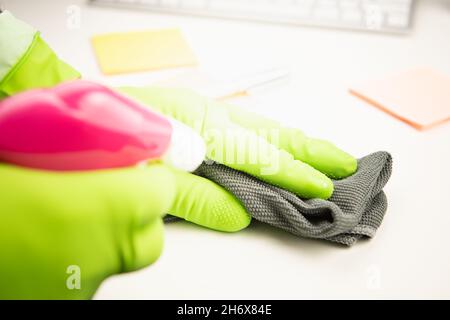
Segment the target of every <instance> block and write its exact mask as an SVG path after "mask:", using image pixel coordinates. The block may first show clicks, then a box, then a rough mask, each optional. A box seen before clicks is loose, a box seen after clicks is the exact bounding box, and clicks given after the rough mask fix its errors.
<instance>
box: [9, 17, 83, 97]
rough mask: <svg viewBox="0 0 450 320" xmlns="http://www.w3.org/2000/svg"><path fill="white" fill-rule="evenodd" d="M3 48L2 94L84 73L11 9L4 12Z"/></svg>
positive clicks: (48, 84)
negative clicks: (15, 15)
mask: <svg viewBox="0 0 450 320" xmlns="http://www.w3.org/2000/svg"><path fill="white" fill-rule="evenodd" d="M0 52H2V55H1V56H0V98H3V97H6V96H9V95H13V94H15V93H18V92H20V91H24V90H27V89H31V88H42V87H51V86H54V85H56V84H58V83H60V82H63V81H66V80H73V79H76V78H79V77H80V74H79V73H78V72H77V71H75V70H74V69H73V68H72V67H70V66H69V65H67V64H66V63H64V62H63V61H61V60H59V58H58V57H57V56H56V54H55V53H54V52H53V50H52V49H51V48H50V47H49V46H48V45H47V44H46V43H45V42H44V41H43V40H42V39H41V37H40V35H39V32H38V31H37V30H35V29H34V28H32V27H30V26H29V25H27V24H26V23H24V22H22V21H20V20H18V19H16V18H15V17H14V16H13V15H12V14H11V13H10V12H8V11H5V12H2V13H1V14H0Z"/></svg>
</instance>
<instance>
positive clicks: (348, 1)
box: [90, 0, 413, 33]
mask: <svg viewBox="0 0 450 320" xmlns="http://www.w3.org/2000/svg"><path fill="white" fill-rule="evenodd" d="M90 1H91V3H94V4H102V5H114V6H120V7H128V8H136V9H148V10H151V11H155V12H170V13H179V14H194V15H202V16H213V17H223V18H236V19H245V20H255V21H267V22H276V23H288V24H297V25H310V26H321V27H332V28H345V29H358V30H368V31H378V32H394V33H406V32H407V31H408V30H409V29H410V26H411V11H412V6H413V0H90Z"/></svg>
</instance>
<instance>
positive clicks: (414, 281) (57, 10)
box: [0, 0, 450, 299]
mask: <svg viewBox="0 0 450 320" xmlns="http://www.w3.org/2000/svg"><path fill="white" fill-rule="evenodd" d="M0 2H2V3H3V7H4V8H7V9H9V10H10V11H12V12H13V13H14V14H15V15H16V16H18V17H19V18H22V19H23V20H25V21H27V22H29V23H30V24H32V25H33V26H35V27H37V28H38V29H40V30H41V31H42V33H43V35H44V38H45V39H46V40H47V41H48V42H49V43H50V45H51V46H53V48H54V49H55V50H56V51H57V52H58V53H59V54H60V56H61V57H63V58H64V59H65V60H67V61H68V62H70V63H71V64H72V65H74V66H75V67H77V68H78V69H79V70H80V71H81V72H82V73H83V74H84V75H85V76H86V77H87V78H91V79H99V80H104V81H107V82H108V83H111V84H117V83H127V84H140V83H142V82H144V83H150V82H152V81H155V80H159V79H163V78H166V77H168V76H169V75H171V74H172V73H177V72H180V71H179V70H178V71H163V72H156V73H155V72H154V73H145V74H138V75H136V74H135V75H127V76H122V77H119V76H115V77H111V78H105V77H102V76H101V74H100V72H99V70H98V68H97V65H96V63H95V60H94V57H93V53H92V49H91V47H90V43H89V38H90V36H91V35H92V34H96V33H102V32H110V31H123V30H135V29H145V28H159V27H180V28H181V29H182V31H183V32H184V34H185V36H186V37H187V39H188V41H189V42H190V44H191V46H192V48H193V49H194V51H195V52H196V54H197V56H198V58H199V61H200V62H201V64H202V66H206V67H214V66H218V65H222V66H225V67H229V68H240V67H241V66H245V65H246V64H247V63H248V62H249V61H252V60H261V61H270V62H271V63H276V62H285V63H287V64H289V65H290V66H291V68H292V79H291V82H290V84H288V85H286V86H284V87H280V88H277V89H273V90H271V91H268V92H266V93H264V94H258V95H255V96H254V97H252V98H250V99H247V100H241V101H239V103H241V104H242V105H243V106H244V107H248V108H251V109H254V110H256V111H258V112H261V113H264V114H266V115H271V116H273V117H275V118H277V119H279V120H281V121H286V122H288V123H290V124H292V125H295V126H298V127H299V128H301V129H303V130H304V131H306V132H307V133H309V134H310V135H314V136H319V137H322V138H327V139H329V140H332V141H333V142H334V143H336V144H337V145H339V146H341V147H342V148H344V149H346V150H348V151H349V152H351V153H353V154H355V155H356V156H358V157H360V156H363V155H365V154H368V153H371V152H374V151H377V150H387V151H389V152H391V153H392V155H393V158H394V170H393V175H392V178H391V180H390V181H389V183H388V185H387V187H386V189H385V191H386V193H387V196H388V200H389V208H388V211H387V214H386V217H385V219H384V221H383V224H382V226H381V228H380V229H379V231H378V234H377V235H376V237H375V238H374V239H372V240H370V241H363V242H361V243H358V244H357V245H355V246H354V247H352V248H343V247H340V246H337V245H333V244H329V243H326V242H321V241H316V240H308V239H300V238H297V237H295V236H292V235H290V234H288V233H285V232H283V231H279V230H276V229H274V228H271V227H269V226H265V225H263V224H261V223H254V224H252V225H251V226H250V227H249V228H248V229H246V230H244V231H242V232H239V233H236V234H226V233H219V232H214V231H210V230H207V229H204V228H200V227H197V226H195V225H192V224H189V223H185V222H180V223H174V224H171V225H168V226H167V228H166V244H165V250H164V252H163V255H162V256H161V258H160V260H159V261H158V262H157V263H156V264H154V265H152V266H150V267H148V268H146V269H144V270H141V271H139V272H134V273H130V274H125V275H119V276H115V277H112V278H110V279H108V280H107V281H105V282H104V284H103V285H102V287H101V288H100V290H99V291H98V293H97V295H96V298H98V299H109V298H113V299H116V298H125V299H127V298H136V299H141V298H144V299H170V298H172V299H178V298H180V299H189V298H192V299H197V298H200V299H204V298H205V299H207V298H210V299H222V298H224V299H227V298H235V299H241V298H242V299H252V298H255V299H259V298H264V299H284V298H286V299H290V298H294V299H295V298H296V299H299V298H447V299H448V298H450V248H449V246H450V209H449V206H448V204H446V203H445V201H447V200H448V199H449V196H450V187H449V185H450V170H449V169H450V168H449V164H450V124H446V125H443V126H440V127H436V128H435V129H432V130H429V131H426V132H418V131H416V130H414V129H412V128H411V127H409V126H407V125H405V124H404V123H402V122H399V121H398V120H396V119H393V118H392V117H390V116H388V115H386V114H384V113H383V112H381V111H379V110H377V109H375V108H373V107H371V106H368V105H366V104H365V103H364V102H362V101H360V100H358V99H357V98H355V97H353V96H351V95H349V94H348V91H347V89H348V87H349V85H350V84H351V83H352V82H354V81H358V80H362V79H367V78H372V77H376V76H379V75H383V74H386V73H390V72H394V71H398V70H402V69H407V68H411V67H416V66H431V67H434V68H436V69H439V70H441V71H442V72H445V73H447V74H450V37H449V35H450V3H449V1H445V0H442V1H439V0H427V1H423V0H422V1H417V6H416V10H415V12H414V27H413V30H412V33H411V34H410V35H407V36H392V35H384V34H371V33H363V32H343V31H334V30H324V29H315V28H300V27H289V26H280V25H268V24H258V23H249V22H234V21H227V20H218V19H205V18H195V17H187V16H175V15H159V14H150V13H148V12H137V11H132V10H116V9H112V8H99V7H91V6H89V5H87V4H86V2H85V1H79V0H60V1H51V0H41V1H29V0H28V1H26V0H3V1H0ZM70 5H75V6H78V7H79V8H80V9H81V20H80V22H81V24H80V27H79V28H71V27H70V28H68V24H67V22H68V17H69V15H68V13H67V10H68V8H69V11H70V9H71V8H70V7H69V6H70ZM72 9H73V8H72ZM69 26H71V25H70V23H69ZM430 103H433V101H431V100H430Z"/></svg>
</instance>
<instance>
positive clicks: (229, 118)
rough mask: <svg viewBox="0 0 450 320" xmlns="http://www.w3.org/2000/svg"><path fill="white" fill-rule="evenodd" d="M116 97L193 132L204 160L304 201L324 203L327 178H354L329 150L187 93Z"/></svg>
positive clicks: (352, 167) (349, 164) (346, 161)
mask: <svg viewBox="0 0 450 320" xmlns="http://www.w3.org/2000/svg"><path fill="white" fill-rule="evenodd" d="M119 90H120V91H121V92H123V93H125V94H127V95H129V96H130V97H133V98H136V99H137V100H139V101H141V102H142V103H144V104H146V105H147V106H149V107H150V108H152V109H155V110H158V111H160V112H161V113H163V114H165V115H168V116H171V117H173V118H175V119H177V120H179V121H181V122H183V123H185V124H186V125H188V126H190V127H192V128H194V129H195V130H196V131H197V132H198V133H199V134H200V135H201V136H202V137H203V138H204V139H205V141H206V145H207V156H208V157H209V158H210V159H212V160H215V161H217V162H219V163H222V164H225V165H227V166H229V167H231V168H233V169H236V170H241V171H244V172H246V173H248V174H250V175H253V176H256V177H258V178H259V179H261V180H264V181H266V182H268V183H271V184H273V185H276V186H279V187H281V188H283V189H286V190H289V191H292V192H294V193H296V194H297V195H299V196H301V197H303V198H322V199H328V198H329V197H330V196H331V194H332V193H333V183H332V182H331V180H330V178H329V177H331V178H334V179H340V178H344V177H347V176H349V175H351V174H353V173H354V172H355V171H356V168H357V162H356V159H355V158H354V157H352V156H350V155H349V154H347V153H346V152H344V151H342V150H340V149H338V148H337V147H335V146H334V145H333V144H331V143H329V142H327V141H324V140H318V139H313V138H308V137H307V136H305V135H304V134H303V133H302V132H301V131H300V130H298V129H294V128H285V127H282V126H281V125H280V124H279V123H277V122H276V121H273V120H270V119H266V118H264V117H262V116H259V115H256V114H252V113H250V112H247V111H245V110H243V109H242V108H240V107H237V106H232V105H228V104H225V103H221V102H216V101H213V100H210V99H208V98H205V97H202V96H200V95H198V94H196V93H194V92H192V91H190V90H186V89H172V88H156V87H148V88H145V87H142V88H136V87H124V88H120V89H119Z"/></svg>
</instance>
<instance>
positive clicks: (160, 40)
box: [92, 29, 197, 75]
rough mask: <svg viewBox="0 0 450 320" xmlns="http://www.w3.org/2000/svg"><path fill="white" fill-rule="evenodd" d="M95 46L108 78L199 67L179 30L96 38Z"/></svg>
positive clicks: (120, 34)
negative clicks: (151, 71)
mask: <svg viewBox="0 0 450 320" xmlns="http://www.w3.org/2000/svg"><path fill="white" fill-rule="evenodd" d="M92 45H93V48H94V51H95V54H96V57H97V61H98V64H99V66H100V69H101V71H102V72H103V73H104V74H107V75H112V74H122V73H131V72H140V71H149V70H158V69H165V68H175V67H183V66H193V65H196V64H197V59H196V57H195V55H194V53H193V52H192V50H191V48H190V47H189V45H188V44H187V42H186V40H185V39H184V37H183V35H182V33H181V32H180V30H179V29H162V30H147V31H137V32H124V33H110V34H101V35H96V36H94V37H93V38H92Z"/></svg>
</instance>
